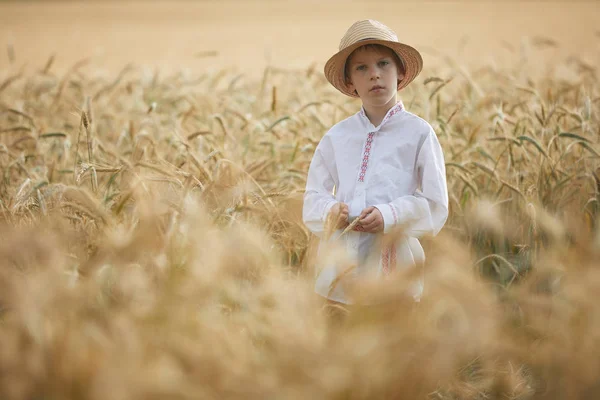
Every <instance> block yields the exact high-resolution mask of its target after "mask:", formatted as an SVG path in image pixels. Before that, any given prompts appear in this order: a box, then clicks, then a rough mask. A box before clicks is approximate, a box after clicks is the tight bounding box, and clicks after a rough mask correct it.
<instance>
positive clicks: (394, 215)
mask: <svg viewBox="0 0 600 400" xmlns="http://www.w3.org/2000/svg"><path fill="white" fill-rule="evenodd" d="M390 208H391V209H392V216H393V217H394V225H396V224H397V223H398V214H396V207H394V205H393V204H390Z"/></svg>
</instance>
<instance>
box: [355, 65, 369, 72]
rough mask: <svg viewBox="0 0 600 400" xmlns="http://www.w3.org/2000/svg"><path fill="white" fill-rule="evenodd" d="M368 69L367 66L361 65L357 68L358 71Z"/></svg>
mask: <svg viewBox="0 0 600 400" xmlns="http://www.w3.org/2000/svg"><path fill="white" fill-rule="evenodd" d="M366 68H367V67H366V66H365V65H359V66H358V67H356V70H357V71H364V70H365V69H366Z"/></svg>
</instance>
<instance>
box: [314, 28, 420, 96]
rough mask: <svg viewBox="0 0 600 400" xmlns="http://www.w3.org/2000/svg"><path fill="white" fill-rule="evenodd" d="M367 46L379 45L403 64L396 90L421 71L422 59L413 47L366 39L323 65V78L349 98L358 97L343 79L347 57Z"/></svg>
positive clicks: (347, 48)
mask: <svg viewBox="0 0 600 400" xmlns="http://www.w3.org/2000/svg"><path fill="white" fill-rule="evenodd" d="M367 44H380V45H383V46H385V47H388V48H390V49H391V50H392V51H393V52H395V53H396V54H397V55H398V57H400V60H402V62H403V63H404V79H403V80H402V81H400V84H399V85H398V90H400V89H402V88H404V87H406V85H408V84H409V83H411V82H412V81H413V80H414V79H415V78H416V77H417V75H419V73H420V72H421V70H422V69H423V58H422V57H421V54H420V53H419V52H418V51H417V50H416V49H415V48H413V47H411V46H409V45H407V44H404V43H400V42H393V41H388V40H380V39H366V40H361V41H358V42H356V43H354V44H352V45H350V46H348V47H346V48H344V49H342V50H340V51H339V52H337V53H336V54H334V55H333V56H332V57H331V58H330V59H329V60H328V61H327V63H325V69H324V72H325V77H326V78H327V80H328V81H329V83H331V84H332V85H333V86H334V87H335V88H336V89H337V90H339V91H340V92H342V93H344V94H345V95H348V96H350V97H358V95H357V94H356V93H354V92H353V91H351V90H350V88H349V87H348V85H347V84H346V81H345V79H344V70H345V68H346V60H347V59H348V56H349V55H350V54H351V53H352V52H353V51H354V50H356V49H358V48H359V47H361V46H364V45H367Z"/></svg>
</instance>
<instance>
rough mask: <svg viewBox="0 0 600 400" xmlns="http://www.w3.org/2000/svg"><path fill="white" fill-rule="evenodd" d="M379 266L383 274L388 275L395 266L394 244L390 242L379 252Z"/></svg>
mask: <svg viewBox="0 0 600 400" xmlns="http://www.w3.org/2000/svg"><path fill="white" fill-rule="evenodd" d="M381 268H382V270H383V274H384V275H388V274H389V273H390V272H392V271H393V270H394V269H395V268H396V245H395V244H393V243H392V244H391V245H389V246H387V247H386V248H385V249H383V251H382V252H381Z"/></svg>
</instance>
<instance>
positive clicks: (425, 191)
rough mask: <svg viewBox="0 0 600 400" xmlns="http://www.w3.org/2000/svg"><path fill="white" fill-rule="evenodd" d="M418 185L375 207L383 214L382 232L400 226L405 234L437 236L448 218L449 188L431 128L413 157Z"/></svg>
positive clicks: (437, 144) (442, 161)
mask: <svg viewBox="0 0 600 400" xmlns="http://www.w3.org/2000/svg"><path fill="white" fill-rule="evenodd" d="M416 171H417V172H418V179H419V186H420V188H419V189H417V191H416V192H415V193H414V194H412V195H407V196H401V197H399V198H397V199H394V200H393V201H392V202H390V203H387V204H379V205H376V207H377V208H378V209H379V211H380V212H381V214H382V215H383V221H384V233H387V232H390V231H391V230H393V229H394V228H396V227H401V228H402V230H403V231H404V233H405V234H406V235H407V236H411V237H421V236H424V235H436V234H437V233H438V232H439V231H440V230H441V229H442V227H443V226H444V224H445V222H446V220H447V218H448V187H447V183H446V167H445V163H444V155H443V153H442V148H441V146H440V143H439V141H438V139H437V136H436V135H435V132H434V131H433V129H430V131H429V133H428V135H427V136H426V138H425V140H424V142H423V144H422V146H421V148H420V150H419V152H418V155H417V160H416Z"/></svg>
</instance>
